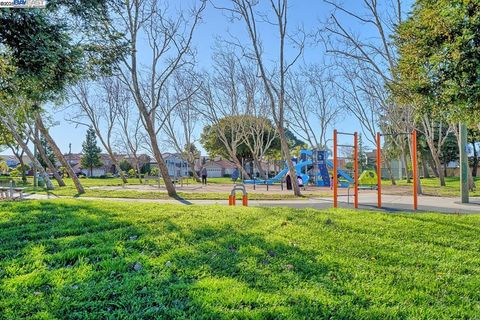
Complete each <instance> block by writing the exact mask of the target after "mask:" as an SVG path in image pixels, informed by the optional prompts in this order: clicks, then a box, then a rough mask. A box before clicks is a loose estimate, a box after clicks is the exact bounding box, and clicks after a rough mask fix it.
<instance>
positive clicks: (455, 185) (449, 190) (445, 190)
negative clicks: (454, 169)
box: [382, 177, 480, 197]
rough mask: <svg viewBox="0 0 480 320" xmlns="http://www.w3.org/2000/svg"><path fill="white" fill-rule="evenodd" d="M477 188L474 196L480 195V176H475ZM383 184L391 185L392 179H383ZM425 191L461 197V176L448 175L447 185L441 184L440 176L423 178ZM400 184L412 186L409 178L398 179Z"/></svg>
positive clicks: (472, 193)
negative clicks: (408, 180) (408, 181)
mask: <svg viewBox="0 0 480 320" xmlns="http://www.w3.org/2000/svg"><path fill="white" fill-rule="evenodd" d="M475 183H476V185H477V189H476V190H475V191H473V192H470V196H472V197H480V178H475ZM382 184H384V185H388V186H391V185H392V183H391V181H390V180H382ZM421 184H422V188H423V190H422V191H423V193H424V194H425V195H430V196H440V197H459V196H460V178H458V177H446V178H445V184H446V186H445V187H441V186H440V180H439V179H438V178H423V179H421ZM397 185H398V186H412V184H411V183H407V180H398V181H397Z"/></svg>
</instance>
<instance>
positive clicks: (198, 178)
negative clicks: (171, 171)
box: [188, 161, 201, 182]
mask: <svg viewBox="0 0 480 320" xmlns="http://www.w3.org/2000/svg"><path fill="white" fill-rule="evenodd" d="M188 165H189V166H190V170H192V175H193V179H195V181H196V182H200V181H201V179H200V177H199V176H198V174H197V171H195V161H193V162H192V161H188Z"/></svg>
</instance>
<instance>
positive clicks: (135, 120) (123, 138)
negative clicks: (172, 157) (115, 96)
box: [116, 99, 148, 183]
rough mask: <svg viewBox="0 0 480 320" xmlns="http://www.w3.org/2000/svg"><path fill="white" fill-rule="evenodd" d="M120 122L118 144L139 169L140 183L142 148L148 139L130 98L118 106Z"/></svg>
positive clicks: (117, 133)
mask: <svg viewBox="0 0 480 320" xmlns="http://www.w3.org/2000/svg"><path fill="white" fill-rule="evenodd" d="M118 124H119V126H118V127H119V128H118V130H117V132H116V135H117V139H116V145H117V148H119V149H120V150H123V151H125V153H126V154H127V155H128V157H129V158H131V159H133V166H134V167H135V170H136V171H137V174H138V177H139V180H140V183H141V182H142V178H141V175H140V171H141V168H140V150H141V149H142V146H145V145H146V144H147V143H148V141H146V139H145V132H144V131H143V125H142V121H141V119H140V117H139V115H138V113H136V112H134V110H133V109H132V105H131V103H130V100H129V99H128V100H124V103H122V104H120V105H119V106H118Z"/></svg>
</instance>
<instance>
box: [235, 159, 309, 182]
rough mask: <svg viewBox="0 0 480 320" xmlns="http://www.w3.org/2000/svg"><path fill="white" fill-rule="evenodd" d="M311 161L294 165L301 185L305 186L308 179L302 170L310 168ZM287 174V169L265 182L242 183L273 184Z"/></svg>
mask: <svg viewBox="0 0 480 320" xmlns="http://www.w3.org/2000/svg"><path fill="white" fill-rule="evenodd" d="M311 165H312V161H311V160H307V161H302V162H300V163H297V164H296V165H295V172H296V173H297V176H301V177H302V180H303V184H307V183H308V180H309V177H308V175H307V174H304V173H302V169H303V168H304V167H306V166H311ZM287 173H288V168H285V169H283V170H282V171H280V172H279V173H278V174H277V175H276V176H275V177H273V178H271V179H267V180H244V181H243V183H246V184H269V185H270V184H274V183H278V182H280V181H281V180H282V178H283V177H284V176H285V175H286V174H287Z"/></svg>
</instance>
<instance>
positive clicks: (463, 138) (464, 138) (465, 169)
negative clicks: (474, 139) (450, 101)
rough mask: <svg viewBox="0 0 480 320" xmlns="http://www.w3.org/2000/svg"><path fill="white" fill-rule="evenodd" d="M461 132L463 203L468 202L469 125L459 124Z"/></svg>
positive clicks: (461, 187) (461, 189) (461, 188)
mask: <svg viewBox="0 0 480 320" xmlns="http://www.w3.org/2000/svg"><path fill="white" fill-rule="evenodd" d="M459 126H460V128H459V132H460V137H459V139H460V141H459V142H460V193H461V195H462V203H468V202H469V199H468V196H469V195H468V192H469V189H468V170H469V166H468V154H467V125H466V124H465V123H460V124H459Z"/></svg>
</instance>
